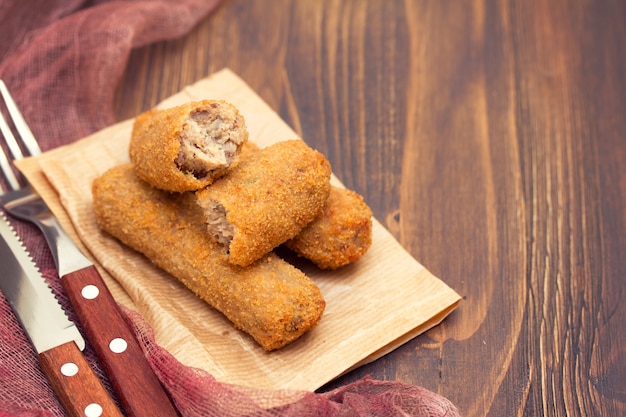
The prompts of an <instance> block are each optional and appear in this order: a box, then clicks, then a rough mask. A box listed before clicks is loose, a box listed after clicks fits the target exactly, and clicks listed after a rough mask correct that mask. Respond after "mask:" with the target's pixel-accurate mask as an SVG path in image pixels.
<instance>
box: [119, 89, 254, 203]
mask: <svg viewBox="0 0 626 417" xmlns="http://www.w3.org/2000/svg"><path fill="white" fill-rule="evenodd" d="M247 140H248V131H247V128H246V124H245V121H244V119H243V116H242V115H241V114H240V113H239V111H238V110H237V108H235V107H234V106H233V105H231V104H229V103H227V102H225V101H222V100H204V101H199V102H191V103H186V104H183V105H181V106H178V107H173V108H170V109H165V110H149V111H147V112H145V113H143V114H141V115H139V116H138V117H137V118H136V119H135V123H134V125H133V131H132V135H131V140H130V148H129V154H130V159H131V162H132V163H133V166H134V168H135V172H136V173H137V175H138V176H139V177H140V178H141V179H143V180H144V181H146V182H148V183H149V184H151V185H153V186H154V187H157V188H159V189H162V190H167V191H177V192H182V191H195V190H198V189H200V188H203V187H206V186H207V185H209V184H211V183H212V182H213V181H214V180H215V179H216V178H218V177H220V176H222V175H224V174H225V173H226V172H227V171H228V170H229V169H230V168H232V167H233V166H234V165H236V162H237V161H238V155H239V152H240V149H241V146H242V145H243V144H244V143H245V142H246V141H247Z"/></svg>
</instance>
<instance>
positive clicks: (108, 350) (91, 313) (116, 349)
mask: <svg viewBox="0 0 626 417" xmlns="http://www.w3.org/2000/svg"><path fill="white" fill-rule="evenodd" d="M0 95H1V96H2V99H3V101H4V102H5V105H6V108H7V110H8V113H9V115H10V117H11V120H12V122H13V126H14V127H15V130H16V133H17V134H18V135H19V137H20V138H21V141H22V145H23V148H25V150H26V151H27V155H28V156H36V155H39V154H40V153H41V149H40V147H39V145H38V143H37V140H36V139H35V137H34V135H33V133H32V132H31V130H30V128H29V127H28V125H27V124H26V121H25V120H24V117H23V116H22V114H21V112H20V111H19V109H18V108H17V105H16V104H15V101H14V100H13V98H12V97H11V95H10V93H9V91H8V89H7V87H6V84H5V83H4V82H3V81H2V80H0ZM0 132H1V133H2V136H3V137H4V141H5V143H6V145H7V148H8V150H9V152H10V153H11V155H12V159H10V158H8V157H7V155H6V154H5V152H4V151H3V152H0V168H1V170H2V176H3V178H4V180H5V182H6V184H7V186H8V188H9V190H0V205H1V206H2V207H4V209H5V210H6V212H7V213H9V214H10V215H12V216H14V217H16V218H19V219H22V220H25V221H28V222H31V223H34V224H35V225H36V226H37V227H38V228H39V229H40V230H41V232H42V233H43V235H44V237H45V239H46V241H47V243H48V246H49V247H50V250H51V252H52V256H53V259H54V262H55V265H56V267H57V270H58V272H59V277H60V278H61V282H62V284H63V288H64V289H65V291H66V293H67V295H68V298H69V300H70V302H71V304H72V307H73V308H74V310H75V311H76V314H77V316H78V318H79V320H80V322H81V324H82V325H83V328H84V329H85V333H86V334H87V339H88V341H89V342H90V343H91V344H92V345H93V347H94V350H95V352H96V354H97V356H98V359H99V360H100V362H101V363H102V365H103V367H104V369H105V371H106V373H107V375H108V377H109V379H110V381H111V383H112V386H113V389H114V391H115V393H116V394H117V396H118V398H119V400H120V402H121V403H122V406H123V408H124V410H125V411H126V413H127V414H128V415H129V416H132V417H144V416H145V417H154V416H177V415H178V413H177V412H176V410H175V408H174V406H173V405H172V402H171V401H170V399H169V397H168V395H167V394H166V392H165V390H164V389H163V387H162V386H161V384H160V382H159V380H158V378H157V377H156V375H155V374H154V372H153V371H152V369H151V368H150V365H149V363H148V361H147V359H146V357H145V356H144V354H143V351H142V349H141V346H140V344H139V342H138V341H137V340H136V339H135V336H134V335H133V333H132V331H131V329H130V328H129V327H128V325H127V324H126V322H125V320H124V317H123V315H122V312H121V310H120V308H119V306H118V304H117V303H116V302H115V300H114V299H113V297H112V295H111V293H110V292H109V290H108V288H107V287H106V284H105V283H104V281H103V280H102V277H101V276H100V274H99V273H98V270H97V269H96V268H95V266H94V265H93V263H92V262H91V261H90V260H89V259H88V258H87V257H86V256H85V255H83V254H82V252H81V251H80V250H79V249H78V247H77V246H76V245H75V244H74V242H73V241H72V239H71V238H70V237H69V235H68V234H67V233H66V232H65V231H64V230H63V227H62V226H61V225H60V223H59V222H58V220H57V219H56V217H54V215H53V214H52V213H51V211H50V209H49V208H48V206H47V204H46V203H45V202H44V201H43V199H41V197H40V196H39V195H38V194H36V193H35V192H34V190H33V189H32V187H31V186H30V184H28V181H27V180H26V179H25V178H24V177H23V176H22V175H21V174H20V173H19V171H18V172H17V174H16V172H15V171H14V170H13V166H12V163H11V160H18V159H21V158H23V157H24V153H23V152H22V147H20V145H19V143H18V141H17V139H16V137H15V135H14V134H13V131H12V130H11V128H10V127H9V125H8V123H7V121H6V119H5V118H4V117H3V116H2V113H0ZM2 191H4V192H2Z"/></svg>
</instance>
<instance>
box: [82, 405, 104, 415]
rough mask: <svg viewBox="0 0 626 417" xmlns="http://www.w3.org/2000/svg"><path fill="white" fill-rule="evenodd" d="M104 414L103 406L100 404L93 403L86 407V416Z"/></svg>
mask: <svg viewBox="0 0 626 417" xmlns="http://www.w3.org/2000/svg"><path fill="white" fill-rule="evenodd" d="M101 415H102V406H101V405H100V404H96V403H91V404H89V405H88V406H87V407H85V416H87V417H100V416H101Z"/></svg>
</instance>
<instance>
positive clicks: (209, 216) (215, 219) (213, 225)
mask: <svg viewBox="0 0 626 417" xmlns="http://www.w3.org/2000/svg"><path fill="white" fill-rule="evenodd" d="M199 204H200V206H201V207H202V209H203V210H204V215H205V219H206V225H207V230H208V231H209V233H210V234H211V236H213V237H214V239H216V240H217V241H218V242H219V243H220V244H222V245H224V246H225V247H228V246H230V242H231V241H232V240H233V237H234V236H235V230H234V227H233V225H232V224H230V223H229V222H228V220H226V209H225V208H224V206H223V205H221V204H220V203H218V202H217V201H215V200H206V201H199Z"/></svg>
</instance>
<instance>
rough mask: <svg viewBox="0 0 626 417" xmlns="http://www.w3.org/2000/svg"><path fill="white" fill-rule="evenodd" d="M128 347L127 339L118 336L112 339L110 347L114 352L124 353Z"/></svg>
mask: <svg viewBox="0 0 626 417" xmlns="http://www.w3.org/2000/svg"><path fill="white" fill-rule="evenodd" d="M127 347H128V343H126V340H124V339H122V338H121V337H117V338H115V339H113V340H111V343H109V349H111V352H113V353H122V352H124V351H125V350H126V348H127Z"/></svg>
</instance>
